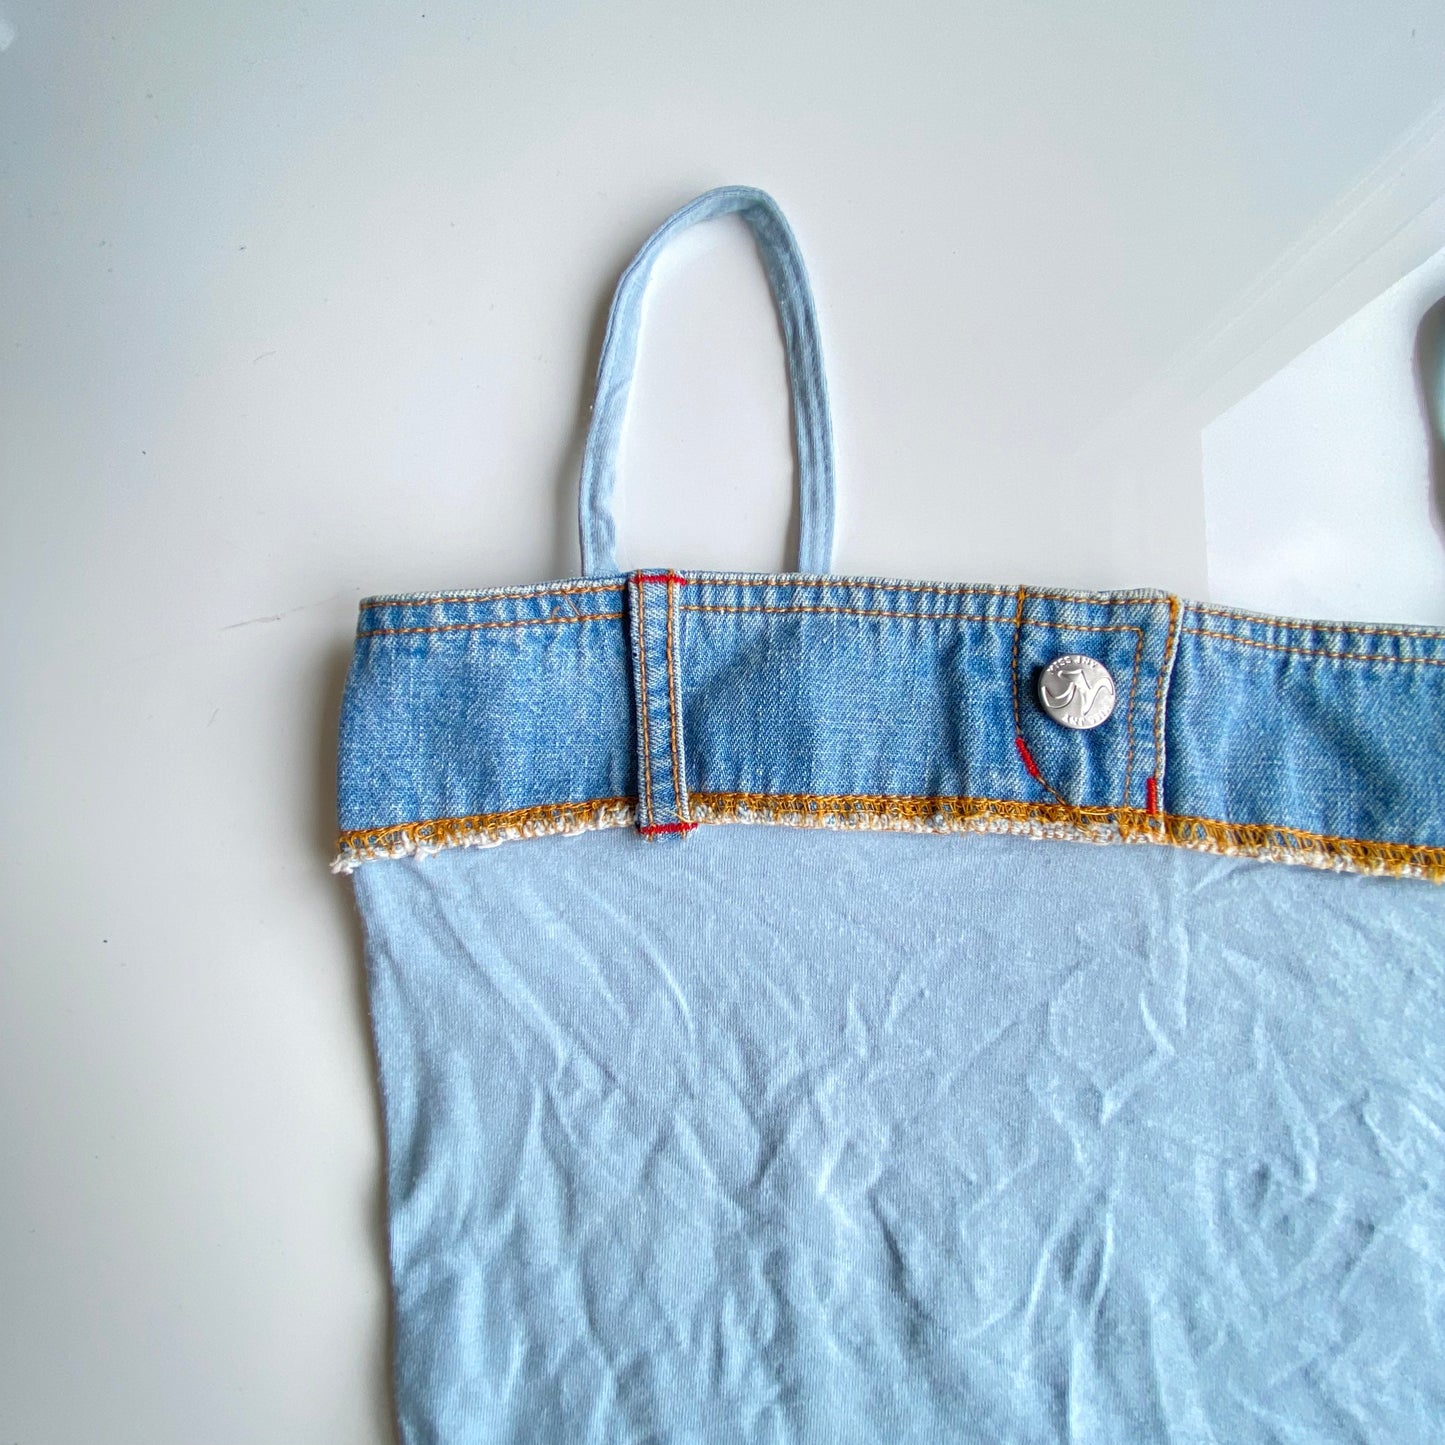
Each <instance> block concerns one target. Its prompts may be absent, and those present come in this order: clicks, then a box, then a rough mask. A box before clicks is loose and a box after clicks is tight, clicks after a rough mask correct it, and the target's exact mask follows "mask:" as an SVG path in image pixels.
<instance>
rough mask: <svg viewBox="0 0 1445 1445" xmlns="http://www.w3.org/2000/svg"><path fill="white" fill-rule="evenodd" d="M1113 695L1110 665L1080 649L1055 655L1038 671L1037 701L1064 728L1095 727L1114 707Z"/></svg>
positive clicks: (1082, 729)
mask: <svg viewBox="0 0 1445 1445" xmlns="http://www.w3.org/2000/svg"><path fill="white" fill-rule="evenodd" d="M1116 698H1117V694H1116V693H1115V691H1114V679H1113V678H1112V677H1110V676H1109V669H1108V668H1107V667H1105V666H1104V664H1103V663H1102V662H1095V661H1094V659H1093V658H1092V657H1084V656H1082V655H1081V654H1080V653H1076V652H1071V653H1070V654H1069V655H1068V656H1067V657H1056V658H1055V659H1054V660H1053V661H1052V662H1051V663H1050V664H1049V665H1048V666H1047V667H1046V668H1045V669H1044V670H1043V671H1042V672H1041V673H1040V674H1039V702H1040V703H1041V704H1042V705H1043V709H1044V711H1045V712H1046V713H1048V715H1049V716H1050V717H1051V718H1053V720H1054V721H1055V722H1056V723H1059V724H1061V725H1062V726H1063V727H1066V728H1075V729H1077V730H1078V731H1080V732H1083V731H1085V730H1086V729H1088V728H1096V727H1098V726H1099V724H1100V723H1101V722H1104V721H1105V720H1106V719H1107V718H1108V716H1109V714H1110V713H1111V712H1113V711H1114V703H1115V700H1116Z"/></svg>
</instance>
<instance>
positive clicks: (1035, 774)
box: [1014, 738, 1043, 782]
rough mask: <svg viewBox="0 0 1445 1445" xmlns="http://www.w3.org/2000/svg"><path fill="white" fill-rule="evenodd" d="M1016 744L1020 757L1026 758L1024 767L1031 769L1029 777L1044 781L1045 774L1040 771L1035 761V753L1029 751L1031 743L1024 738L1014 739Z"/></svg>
mask: <svg viewBox="0 0 1445 1445" xmlns="http://www.w3.org/2000/svg"><path fill="white" fill-rule="evenodd" d="M1014 746H1015V747H1016V748H1017V749H1018V750H1019V757H1021V758H1022V759H1023V760H1024V767H1026V768H1027V769H1028V770H1029V777H1031V778H1037V779H1038V780H1039V781H1040V782H1042V781H1043V774H1042V773H1041V772H1039V765H1038V764H1037V763H1036V762H1035V761H1034V755H1033V754H1032V753H1031V752H1030V751H1029V745H1028V744H1027V743H1026V742H1025V741H1024V740H1023V739H1022V738H1015V739H1014Z"/></svg>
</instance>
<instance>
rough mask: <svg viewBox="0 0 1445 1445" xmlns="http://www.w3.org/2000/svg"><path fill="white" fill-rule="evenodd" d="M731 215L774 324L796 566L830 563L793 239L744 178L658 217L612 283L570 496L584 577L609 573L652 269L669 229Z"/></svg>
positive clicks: (815, 398) (829, 474)
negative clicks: (758, 261) (740, 225)
mask: <svg viewBox="0 0 1445 1445" xmlns="http://www.w3.org/2000/svg"><path fill="white" fill-rule="evenodd" d="M734 214H736V215H741V216H742V218H743V219H744V220H745V221H746V222H747V223H748V226H749V227H750V228H751V230H752V233H753V239H754V240H755V242H756V243H757V248H758V254H759V256H760V257H761V258H762V262H763V266H764V269H765V270H766V271H767V276H768V284H769V286H770V287H771V288H772V292H773V300H774V302H775V303H776V305H777V308H778V316H779V319H780V320H781V322H782V328H783V345H784V350H785V352H786V354H787V362H788V384H789V387H790V389H791V391H792V401H793V440H794V446H795V448H796V452H797V460H798V569H799V571H801V572H813V573H824V572H828V571H829V570H830V569H831V567H832V562H833V428H832V422H831V419H830V417H829V413H828V388H827V383H826V381H825V380H824V376H823V352H822V345H821V343H820V341H819V336H818V317H817V313H816V311H815V309H814V306H813V292H812V288H811V287H810V286H809V284H808V273H807V270H806V269H805V268H804V266H803V257H802V253H801V252H800V251H799V250H798V243H797V241H796V240H795V239H794V236H793V233H792V231H791V229H789V226H788V223H787V221H786V220H785V219H784V218H783V213H782V212H781V211H780V210H779V209H778V206H777V203H776V202H775V201H774V200H773V199H772V197H771V196H769V195H767V194H766V193H765V192H763V191H759V190H754V189H753V188H752V187H750V186H724V187H722V188H721V189H719V190H715V191H708V192H707V193H706V194H705V195H702V196H699V197H698V198H697V199H696V200H695V201H692V202H691V203H689V204H688V205H686V206H684V207H683V208H682V209H681V210H680V211H678V212H677V213H676V214H674V215H673V216H671V217H669V219H668V220H666V221H664V222H663V224H662V225H661V226H659V227H658V229H657V230H656V231H654V232H653V234H652V235H651V237H649V239H648V240H647V242H646V244H645V245H644V246H643V247H642V249H641V250H640V251H639V252H638V253H637V255H636V257H635V258H634V259H633V261H632V264H631V265H630V266H628V268H627V270H626V271H624V272H623V273H622V279H621V280H620V281H619V282H618V283H617V292H616V294H615V295H614V296H613V298H612V310H611V313H610V314H609V316H608V318H607V335H606V337H605V338H604V340H603V342H602V356H601V359H600V360H599V361H598V364H597V396H596V400H595V402H594V403H593V408H592V425H591V427H590V428H589V430H588V433H587V448H586V451H585V452H584V454H583V458H582V478H581V484H580V486H579V488H578V497H577V512H578V523H579V529H580V532H581V540H582V571H583V574H584V575H586V576H588V577H596V576H610V575H613V574H615V573H616V571H617V559H616V529H615V526H614V524H613V519H612V490H613V487H614V485H615V482H616V476H617V449H618V446H619V444H620V442H621V439H622V426H623V422H624V420H625V418H626V415H627V399H628V395H629V393H630V392H631V390H632V376H633V372H634V370H635V369H636V365H637V339H638V332H639V330H640V328H641V324H642V307H643V299H644V297H645V295H646V293H647V283H648V281H649V279H650V278H651V275H652V268H653V266H654V264H655V263H656V261H657V258H658V256H659V255H661V254H662V252H663V250H664V249H665V248H666V246H667V245H668V243H669V242H670V241H671V240H672V239H673V237H674V236H676V235H677V234H678V232H680V231H685V230H686V229H687V228H688V227H689V226H692V225H695V224H697V223H698V222H699V221H710V220H712V219H713V218H714V217H717V216H727V215H734Z"/></svg>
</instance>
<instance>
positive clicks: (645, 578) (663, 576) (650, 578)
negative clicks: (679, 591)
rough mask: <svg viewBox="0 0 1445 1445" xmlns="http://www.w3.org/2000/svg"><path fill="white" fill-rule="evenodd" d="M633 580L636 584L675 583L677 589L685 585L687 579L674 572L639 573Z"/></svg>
mask: <svg viewBox="0 0 1445 1445" xmlns="http://www.w3.org/2000/svg"><path fill="white" fill-rule="evenodd" d="M634 580H635V581H638V582H675V583H677V585H678V586H679V587H685V586H686V585H687V578H686V577H679V576H678V575H677V573H676V572H639V573H638V574H637V576H636V578H635V579H634Z"/></svg>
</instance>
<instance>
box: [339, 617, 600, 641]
mask: <svg viewBox="0 0 1445 1445" xmlns="http://www.w3.org/2000/svg"><path fill="white" fill-rule="evenodd" d="M621 616H622V613H620V612H575V613H572V614H571V615H570V616H567V617H515V618H510V619H508V620H507V621H505V622H447V623H442V624H439V625H438V626H436V627H372V628H369V629H368V630H366V631H365V632H358V633H357V634H356V635H357V636H358V637H408V636H411V635H413V634H415V633H419V632H480V631H483V630H486V629H489V628H494V627H556V626H559V625H560V624H562V623H564V622H615V621H617V620H618V619H619V618H620V617H621Z"/></svg>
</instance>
